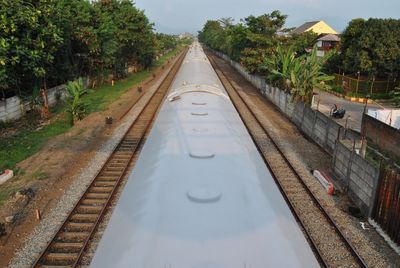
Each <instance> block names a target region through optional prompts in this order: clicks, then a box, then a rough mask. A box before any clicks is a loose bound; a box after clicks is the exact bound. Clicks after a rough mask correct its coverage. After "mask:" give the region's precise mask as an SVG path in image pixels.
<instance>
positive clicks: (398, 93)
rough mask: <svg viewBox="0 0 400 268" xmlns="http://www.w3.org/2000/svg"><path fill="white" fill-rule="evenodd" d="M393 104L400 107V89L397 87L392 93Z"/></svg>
mask: <svg viewBox="0 0 400 268" xmlns="http://www.w3.org/2000/svg"><path fill="white" fill-rule="evenodd" d="M390 95H391V97H392V100H393V102H394V103H395V105H396V106H397V107H400V87H396V88H395V90H393V91H392V92H390Z"/></svg>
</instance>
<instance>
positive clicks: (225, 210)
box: [91, 43, 319, 268]
mask: <svg viewBox="0 0 400 268" xmlns="http://www.w3.org/2000/svg"><path fill="white" fill-rule="evenodd" d="M184 62H185V63H184V64H183V65H182V67H181V69H180V71H179V72H178V74H177V77H176V78H175V80H174V82H173V85H172V87H171V90H170V93H169V95H168V98H167V99H166V101H165V102H164V103H163V105H162V108H161V110H160V112H159V115H158V117H157V119H156V121H155V124H154V126H153V129H152V130H151V133H150V135H149V137H148V139H147V141H146V143H145V145H144V147H143V149H142V152H141V154H140V157H139V159H138V161H137V163H136V165H135V168H134V170H133V171H132V174H131V175H130V178H129V181H128V182H127V184H126V186H125V188H124V190H123V193H122V195H121V198H120V200H119V201H118V204H117V206H116V208H115V210H114V212H113V215H112V218H111V220H110V222H109V224H108V226H107V228H106V230H105V232H104V235H103V238H102V240H101V241H100V244H99V246H98V249H97V251H96V254H95V256H94V258H93V260H92V263H91V267H113V268H116V267H140V268H141V267H143V268H261V267H262V268H265V267H307V268H309V267H319V265H318V262H317V261H316V259H315V257H314V255H313V253H312V251H311V249H310V247H309V245H308V243H307V241H306V239H305V238H304V236H303V234H302V232H301V230H300V228H299V227H298V225H297V223H296V220H295V219H294V217H293V215H292V214H291V212H290V210H289V208H288V207H287V204H286V203H285V201H284V199H283V197H282V196H281V194H280V192H279V190H278V188H277V186H276V185H275V183H274V180H273V178H272V176H271V174H270V172H269V170H268V169H267V167H266V165H265V163H264V162H263V160H262V158H261V156H260V155H259V153H258V151H257V148H256V147H255V145H254V144H253V142H252V140H251V138H250V136H249V134H248V132H247V130H246V128H245V126H244V124H243V122H242V121H241V119H240V117H239V115H238V114H237V112H236V110H235V108H234V106H233V105H232V103H231V102H230V100H229V98H228V95H227V93H226V91H225V90H224V88H223V86H222V84H221V82H220V81H219V79H218V77H217V76H216V74H215V72H214V70H213V69H212V67H211V65H210V63H209V62H208V60H207V58H206V57H205V54H204V52H203V51H202V49H201V47H200V46H199V45H198V44H197V43H196V44H195V45H193V46H192V48H191V49H190V51H189V52H188V54H187V56H186V58H185V61H184Z"/></svg>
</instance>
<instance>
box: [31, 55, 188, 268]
mask: <svg viewBox="0 0 400 268" xmlns="http://www.w3.org/2000/svg"><path fill="white" fill-rule="evenodd" d="M186 52H187V50H185V52H183V53H182V54H181V55H180V57H179V59H178V60H177V61H176V62H175V64H174V65H173V67H172V68H171V70H170V71H169V72H168V74H167V76H166V77H165V78H164V79H163V81H162V82H161V84H160V86H159V87H158V89H157V90H156V91H155V92H154V93H153V95H152V96H151V97H150V98H149V100H148V101H147V102H146V103H145V105H144V107H143V108H142V110H141V112H140V114H139V115H138V117H137V118H136V119H135V121H134V122H133V123H132V125H131V126H130V127H129V129H128V130H127V131H126V133H125V135H124V137H123V138H122V140H121V141H120V142H119V144H118V145H117V146H116V148H115V149H114V151H113V153H112V154H111V155H110V156H109V158H108V159H107V161H106V163H105V164H104V165H103V167H102V168H101V170H100V171H99V173H98V174H97V175H96V176H95V178H94V179H93V181H92V182H91V184H90V185H89V186H88V188H87V189H86V191H85V193H84V194H83V195H82V197H81V198H80V199H79V201H78V202H77V203H76V205H75V207H74V208H73V209H72V210H71V212H70V213H69V215H68V217H67V218H66V220H65V221H64V223H63V224H62V225H61V227H60V228H59V229H58V231H57V232H56V234H55V235H54V237H53V239H52V240H51V241H50V242H49V243H48V245H47V246H46V248H45V250H44V251H43V252H42V253H41V254H40V256H39V258H38V259H37V260H36V262H35V263H34V264H33V266H32V267H44V266H51V267H57V266H63V267H65V266H68V267H76V266H78V265H80V261H81V260H82V256H83V254H84V252H85V251H86V249H87V247H88V245H89V243H90V241H91V239H92V238H93V236H94V234H95V233H96V230H97V227H98V225H99V223H100V222H101V221H102V219H103V217H104V215H105V213H106V212H107V209H108V208H109V206H110V204H111V201H112V200H113V198H114V196H115V193H116V192H117V189H118V187H119V185H120V184H121V180H122V178H123V177H124V175H125V174H126V172H127V169H128V166H129V165H130V164H131V161H132V159H134V157H135V156H136V155H137V154H138V153H139V151H138V148H140V147H141V145H142V144H143V143H144V140H145V134H146V133H147V132H148V131H149V129H150V126H151V123H152V121H153V120H154V117H155V115H156V114H157V111H158V108H159V106H160V104H161V103H162V100H163V99H164V97H165V95H166V93H167V91H168V89H169V87H170V85H171V84H172V81H173V79H174V77H175V75H176V73H177V72H178V70H179V67H180V65H181V64H182V61H183V59H184V56H185V54H186Z"/></svg>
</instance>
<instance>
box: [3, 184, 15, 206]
mask: <svg viewBox="0 0 400 268" xmlns="http://www.w3.org/2000/svg"><path fill="white" fill-rule="evenodd" d="M18 190H20V188H19V187H16V186H14V187H5V188H3V189H0V206H1V205H3V204H4V202H5V201H7V200H8V198H10V196H11V195H12V194H14V193H15V192H17V191H18Z"/></svg>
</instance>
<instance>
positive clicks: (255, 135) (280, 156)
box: [208, 55, 367, 267]
mask: <svg viewBox="0 0 400 268" xmlns="http://www.w3.org/2000/svg"><path fill="white" fill-rule="evenodd" d="M214 57H215V56H212V55H208V58H209V59H210V61H211V64H212V66H213V68H214V70H215V71H216V73H217V75H218V77H219V79H220V80H221V82H222V84H223V85H224V86H225V89H226V90H227V92H228V94H229V96H230V98H231V100H232V102H233V104H234V106H235V108H236V110H237V111H238V113H239V115H240V117H241V118H242V120H243V122H244V124H245V125H246V127H247V129H248V131H249V133H250V134H251V136H252V139H253V141H254V143H255V144H256V146H257V148H258V150H259V152H260V154H261V155H262V156H263V158H264V161H265V163H266V164H267V166H268V167H269V169H270V171H271V173H272V175H273V177H274V179H275V181H276V183H277V185H278V187H279V189H280V191H281V192H282V194H283V196H284V198H285V199H286V201H287V203H288V205H289V207H290V209H291V210H292V212H293V214H294V216H295V217H296V219H297V220H298V222H299V224H300V226H301V227H302V228H303V231H304V233H305V234H306V237H307V239H308V240H309V242H310V245H311V247H312V249H313V250H314V253H315V255H316V257H317V258H318V260H319V262H320V264H321V265H322V266H325V267H367V265H366V264H365V262H364V260H363V259H362V258H361V257H360V256H359V255H358V253H357V252H356V250H355V249H354V248H353V246H352V244H351V243H350V242H349V240H348V239H347V238H346V236H345V235H344V234H343V233H342V232H341V230H340V229H339V227H338V226H337V225H336V224H335V222H334V221H333V219H332V218H331V217H330V215H329V214H328V212H327V211H326V210H325V209H324V208H323V206H322V205H321V204H320V202H319V201H318V199H317V198H316V197H315V196H314V195H313V193H312V192H311V190H310V189H309V188H308V186H307V185H306V184H305V182H304V181H303V179H302V178H301V176H300V175H299V174H298V172H297V171H296V169H295V168H294V166H293V165H292V164H291V163H290V161H289V159H288V158H287V157H286V156H285V154H284V153H283V151H282V150H281V149H280V146H279V145H278V144H277V142H276V141H275V139H274V137H273V135H272V134H271V133H270V131H268V129H266V128H265V127H264V126H263V124H262V119H260V118H259V117H258V116H257V115H256V113H254V112H253V111H252V109H251V108H250V107H251V106H250V105H249V103H248V100H246V97H247V98H248V96H246V94H245V93H243V92H241V91H240V90H238V89H237V88H236V87H235V85H234V83H232V82H231V81H230V80H229V79H228V78H227V76H226V75H225V73H224V71H223V70H222V68H220V66H219V65H218V64H217V62H216V61H215V60H214Z"/></svg>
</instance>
